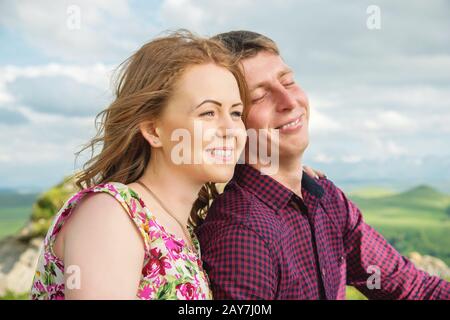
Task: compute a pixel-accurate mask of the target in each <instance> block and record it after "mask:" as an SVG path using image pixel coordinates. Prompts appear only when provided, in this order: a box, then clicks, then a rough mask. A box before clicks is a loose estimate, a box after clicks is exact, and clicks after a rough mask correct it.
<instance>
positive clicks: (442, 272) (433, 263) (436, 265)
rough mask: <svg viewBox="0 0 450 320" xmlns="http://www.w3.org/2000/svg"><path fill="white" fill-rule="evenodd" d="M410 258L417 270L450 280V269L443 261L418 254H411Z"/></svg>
mask: <svg viewBox="0 0 450 320" xmlns="http://www.w3.org/2000/svg"><path fill="white" fill-rule="evenodd" d="M408 257H409V259H410V260H411V262H412V263H414V265H415V266H416V267H417V268H419V269H421V270H423V271H425V272H428V273H429V274H431V275H433V276H438V277H440V278H444V279H449V278H450V269H449V267H448V266H447V265H446V264H445V262H444V261H442V260H441V259H438V258H436V257H432V256H428V255H423V256H422V255H421V254H420V253H418V252H411V253H410V254H409V255H408Z"/></svg>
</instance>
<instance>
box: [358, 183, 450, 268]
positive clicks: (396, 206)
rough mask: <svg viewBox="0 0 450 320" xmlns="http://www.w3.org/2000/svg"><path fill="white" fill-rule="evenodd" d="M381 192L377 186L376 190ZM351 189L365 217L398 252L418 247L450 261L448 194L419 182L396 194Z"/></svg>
mask: <svg viewBox="0 0 450 320" xmlns="http://www.w3.org/2000/svg"><path fill="white" fill-rule="evenodd" d="M376 193H377V194H378V195H379V194H380V190H377V192H376ZM386 194H387V195H386V196H374V195H373V194H370V193H367V192H365V193H364V192H354V193H351V194H350V199H351V200H352V201H354V202H355V203H356V204H357V205H358V207H359V208H360V209H361V211H362V213H363V216H364V219H365V220H366V222H367V223H369V224H370V225H371V226H372V227H374V228H375V229H377V230H378V231H379V232H381V233H382V234H383V236H385V237H386V238H387V239H388V240H389V242H390V243H392V244H393V245H394V246H395V247H396V248H397V249H398V250H399V251H400V252H402V253H403V254H408V253H409V252H411V251H418V252H421V253H422V254H429V255H432V256H436V257H438V258H441V259H442V260H444V261H445V262H446V263H447V264H449V263H450V214H449V211H450V209H449V207H450V196H449V195H446V194H443V193H441V192H439V191H438V190H436V189H434V188H432V187H430V186H426V185H421V186H417V187H415V188H412V189H409V190H407V191H405V192H401V193H397V194H389V193H386Z"/></svg>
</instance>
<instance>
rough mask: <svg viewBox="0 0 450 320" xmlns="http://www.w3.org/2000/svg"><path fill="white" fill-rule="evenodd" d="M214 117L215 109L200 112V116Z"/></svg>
mask: <svg viewBox="0 0 450 320" xmlns="http://www.w3.org/2000/svg"><path fill="white" fill-rule="evenodd" d="M206 116H208V117H214V111H207V112H203V113H201V114H200V117H206Z"/></svg>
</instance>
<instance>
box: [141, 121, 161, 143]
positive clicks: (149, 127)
mask: <svg viewBox="0 0 450 320" xmlns="http://www.w3.org/2000/svg"><path fill="white" fill-rule="evenodd" d="M139 130H140V131H141V134H142V136H143V137H144V139H145V140H147V142H148V143H149V144H150V145H151V146H152V147H153V148H161V147H162V143H161V139H160V137H159V133H158V131H159V130H158V128H157V127H156V123H155V122H152V121H145V122H143V123H141V124H140V125H139Z"/></svg>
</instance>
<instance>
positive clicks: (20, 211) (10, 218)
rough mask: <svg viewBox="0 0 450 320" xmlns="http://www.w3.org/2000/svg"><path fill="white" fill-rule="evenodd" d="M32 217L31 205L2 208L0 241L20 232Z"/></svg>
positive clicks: (0, 211)
mask: <svg viewBox="0 0 450 320" xmlns="http://www.w3.org/2000/svg"><path fill="white" fill-rule="evenodd" d="M30 215H31V205H28V206H18V207H9V208H8V207H7V208H0V239H1V238H3V237H6V236H8V235H11V234H14V233H16V232H17V231H19V230H20V229H21V228H22V227H23V226H24V225H25V223H26V222H27V220H28V219H29V217H30Z"/></svg>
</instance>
